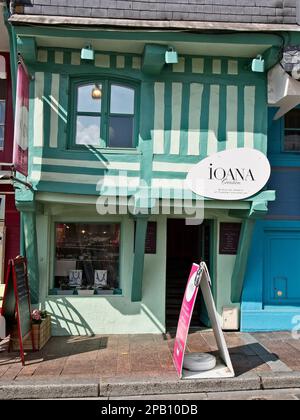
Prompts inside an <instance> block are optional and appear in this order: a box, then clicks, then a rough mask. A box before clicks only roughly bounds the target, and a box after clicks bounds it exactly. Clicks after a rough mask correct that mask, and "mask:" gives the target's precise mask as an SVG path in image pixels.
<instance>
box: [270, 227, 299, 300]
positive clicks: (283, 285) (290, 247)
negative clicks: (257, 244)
mask: <svg viewBox="0 0 300 420" xmlns="http://www.w3.org/2000/svg"><path fill="white" fill-rule="evenodd" d="M265 245H266V246H265V276H264V277H265V278H264V305H265V306H274V305H275V306H276V305H279V306H299V305H300V232H298V231H279V232H274V231H272V232H268V233H267V235H266V244H265Z"/></svg>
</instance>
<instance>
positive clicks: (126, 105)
mask: <svg viewBox="0 0 300 420" xmlns="http://www.w3.org/2000/svg"><path fill="white" fill-rule="evenodd" d="M110 112H111V113H112V114H127V115H128V114H129V115H133V114H134V89H130V88H127V87H124V86H119V85H112V86H111V96H110Z"/></svg>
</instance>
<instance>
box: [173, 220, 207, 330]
mask: <svg viewBox="0 0 300 420" xmlns="http://www.w3.org/2000/svg"><path fill="white" fill-rule="evenodd" d="M203 260H204V261H205V262H206V263H207V264H208V266H209V260H210V223H204V224H202V225H199V226H188V225H186V224H185V219H169V220H168V230H167V276H166V277H167V285H166V327H167V331H174V329H176V327H177V323H178V318H179V314H180V309H181V304H182V299H183V295H184V292H185V287H186V284H187V280H188V276H189V273H190V270H191V267H192V263H193V262H196V263H199V262H200V261H203ZM200 317H201V299H200V297H199V298H198V299H197V303H196V306H195V310H194V314H193V318H192V323H191V328H201V327H203V326H204V325H202V324H201V321H200Z"/></svg>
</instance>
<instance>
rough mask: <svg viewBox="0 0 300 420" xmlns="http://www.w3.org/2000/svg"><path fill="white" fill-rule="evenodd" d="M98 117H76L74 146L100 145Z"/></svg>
mask: <svg viewBox="0 0 300 420" xmlns="http://www.w3.org/2000/svg"><path fill="white" fill-rule="evenodd" d="M100 125H101V118H100V117H86V116H83V115H80V116H78V117H77V124H76V144H86V145H92V146H99V145H100Z"/></svg>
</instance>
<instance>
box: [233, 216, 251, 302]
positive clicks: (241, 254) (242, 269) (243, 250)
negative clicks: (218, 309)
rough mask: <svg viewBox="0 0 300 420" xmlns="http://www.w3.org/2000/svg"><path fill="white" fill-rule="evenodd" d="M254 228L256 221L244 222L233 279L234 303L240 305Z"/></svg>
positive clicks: (247, 220)
mask: <svg viewBox="0 0 300 420" xmlns="http://www.w3.org/2000/svg"><path fill="white" fill-rule="evenodd" d="M254 227H255V220H254V219H246V220H244V221H243V225H242V231H241V236H240V242H239V248H238V253H237V256H236V260H235V265H234V269H233V273H232V278H231V301H232V303H240V301H241V296H242V292H243V287H244V277H245V273H246V269H247V263H248V256H249V251H250V247H251V242H252V237H253V231H254Z"/></svg>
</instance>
